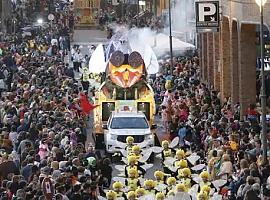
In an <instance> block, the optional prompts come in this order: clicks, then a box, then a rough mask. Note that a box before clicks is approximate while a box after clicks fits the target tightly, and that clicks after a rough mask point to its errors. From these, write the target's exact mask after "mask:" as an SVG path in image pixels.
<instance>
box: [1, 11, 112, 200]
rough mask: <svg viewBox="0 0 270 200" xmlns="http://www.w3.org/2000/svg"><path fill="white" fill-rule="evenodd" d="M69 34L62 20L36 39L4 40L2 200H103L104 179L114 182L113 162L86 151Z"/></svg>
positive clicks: (42, 30)
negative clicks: (100, 197) (70, 54)
mask: <svg viewBox="0 0 270 200" xmlns="http://www.w3.org/2000/svg"><path fill="white" fill-rule="evenodd" d="M58 14H59V13H58ZM65 14H67V13H64V14H63V15H65ZM70 31H71V29H69V28H68V26H66V24H65V22H63V21H61V20H59V21H56V22H55V23H54V24H53V27H43V26H42V27H40V29H39V30H37V32H35V33H32V34H31V36H30V35H28V36H23V35H22V32H17V33H16V34H12V35H11V34H7V35H5V36H4V37H3V38H2V39H3V40H2V43H1V56H0V65H1V68H0V91H1V94H0V187H1V188H0V199H2V200H11V199H21V200H24V199H78V200H79V199H98V196H99V195H100V193H102V190H101V191H100V192H99V186H100V185H102V184H103V180H104V179H105V178H103V177H105V175H106V177H108V176H109V175H107V174H110V171H111V168H110V167H109V163H110V160H108V159H103V158H101V156H100V154H97V153H96V152H95V147H94V146H93V145H92V144H87V143H86V140H87V139H86V137H87V120H88V118H87V116H85V115H84V114H83V113H82V108H81V105H80V93H81V92H82V87H81V83H80V81H77V80H76V79H75V78H74V71H73V69H72V68H71V67H70V66H69V62H68V60H67V59H66V57H67V55H68V51H70V39H69V37H70ZM97 158H99V159H98V160H97ZM101 164H104V165H102V166H103V167H99V166H100V165H101ZM104 182H105V181H104ZM104 184H105V183H104Z"/></svg>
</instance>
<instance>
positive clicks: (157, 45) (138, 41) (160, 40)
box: [111, 24, 194, 58]
mask: <svg viewBox="0 0 270 200" xmlns="http://www.w3.org/2000/svg"><path fill="white" fill-rule="evenodd" d="M111 28H112V29H113V30H114V33H115V35H114V36H113V38H112V40H119V39H120V38H127V40H128V43H129V45H130V47H131V49H132V51H138V52H140V53H141V54H142V55H143V54H145V51H146V49H149V48H148V47H147V46H150V47H151V48H152V49H153V50H154V52H155V54H156V55H157V57H159V58H161V57H164V56H165V55H168V54H169V51H170V48H169V36H168V34H166V33H165V32H164V33H157V32H156V31H154V30H152V29H150V28H136V27H133V28H131V29H128V28H127V26H124V25H116V24H114V25H113V26H111ZM189 49H194V46H192V45H190V44H188V43H185V42H182V41H181V40H179V39H177V38H173V52H174V55H179V54H181V53H183V52H185V51H186V50H189Z"/></svg>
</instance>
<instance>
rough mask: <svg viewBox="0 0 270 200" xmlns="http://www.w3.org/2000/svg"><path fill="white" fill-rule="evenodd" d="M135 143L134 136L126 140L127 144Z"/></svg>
mask: <svg viewBox="0 0 270 200" xmlns="http://www.w3.org/2000/svg"><path fill="white" fill-rule="evenodd" d="M133 142H134V138H133V137H132V136H128V137H127V138H126V143H133Z"/></svg>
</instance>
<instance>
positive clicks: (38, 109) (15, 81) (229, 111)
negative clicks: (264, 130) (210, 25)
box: [0, 21, 270, 200]
mask: <svg viewBox="0 0 270 200" xmlns="http://www.w3.org/2000/svg"><path fill="white" fill-rule="evenodd" d="M54 26H55V27H53V28H51V27H48V28H44V29H43V28H42V29H41V30H39V32H38V34H33V35H32V36H27V37H22V35H21V33H19V34H17V35H13V36H10V35H7V36H5V37H4V39H3V42H2V43H1V49H0V65H1V68H0V91H1V99H0V128H1V129H0V131H1V134H0V149H1V151H0V182H1V188H0V196H1V197H0V199H3V200H5V199H7V200H11V199H22V200H23V199H52V198H55V199H71V200H73V199H74V200H75V199H82V200H83V199H92V200H97V199H99V196H105V193H104V191H103V189H104V188H108V187H109V186H110V180H111V178H112V177H111V176H112V175H111V174H112V168H111V166H110V159H108V158H103V157H102V156H101V155H100V154H99V153H98V152H96V151H95V148H94V146H93V145H92V144H88V143H87V142H86V141H87V139H86V137H87V116H85V115H83V113H82V112H81V107H80V98H79V96H80V92H82V87H81V83H80V82H78V81H77V80H76V79H75V78H74V71H73V69H72V68H71V67H70V66H69V63H67V64H66V63H65V56H66V54H67V52H68V51H69V50H70V42H69V39H68V38H69V33H70V30H69V29H67V27H66V26H65V25H63V23H62V22H61V21H59V22H57V23H56V24H55V25H54ZM75 61H76V60H75ZM173 63H174V67H173V72H172V75H171V71H170V66H169V62H167V61H163V62H162V63H160V65H161V67H160V69H161V71H160V73H159V74H157V75H155V76H152V77H151V81H150V82H151V84H152V86H153V88H154V91H155V99H156V103H157V105H158V110H157V114H159V115H160V116H161V118H162V123H163V127H164V130H163V131H164V133H165V134H169V135H170V137H171V139H173V138H174V137H179V138H180V142H179V146H180V148H182V149H184V150H189V149H191V150H192V152H196V153H197V154H198V155H201V158H202V159H203V160H204V161H205V163H207V164H208V166H207V170H208V172H209V173H210V174H211V178H212V179H213V180H215V179H219V178H223V179H224V178H225V179H226V180H228V183H227V184H226V190H225V189H224V191H223V192H224V193H223V194H224V198H227V199H240V200H241V199H245V200H249V199H250V200H253V199H269V198H270V178H269V175H270V166H269V160H268V162H266V163H265V162H262V144H261V137H260V130H261V127H260V124H259V117H258V112H257V111H256V106H255V105H250V108H249V110H248V111H247V116H246V117H245V118H244V119H242V118H241V117H240V111H239V110H240V107H239V105H238V104H236V105H232V103H231V101H230V99H227V100H226V101H225V102H224V101H222V102H221V101H220V99H219V93H218V92H217V91H214V90H212V89H210V88H209V87H208V86H207V85H206V84H204V83H201V82H200V78H199V77H200V71H199V67H198V58H197V57H196V56H194V57H177V58H174V61H173ZM76 70H77V69H76ZM267 139H268V140H269V139H270V134H269V131H268V134H267ZM268 148H269V141H268ZM268 155H269V154H268Z"/></svg>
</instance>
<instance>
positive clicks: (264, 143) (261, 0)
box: [255, 0, 267, 164]
mask: <svg viewBox="0 0 270 200" xmlns="http://www.w3.org/2000/svg"><path fill="white" fill-rule="evenodd" d="M255 1H256V3H257V4H258V6H259V7H260V15H261V24H260V46H261V81H262V85H261V107H262V121H261V123H262V134H261V140H262V147H263V163H264V164H266V163H267V138H266V93H265V73H264V41H263V6H264V5H265V3H266V1H267V0H255Z"/></svg>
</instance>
